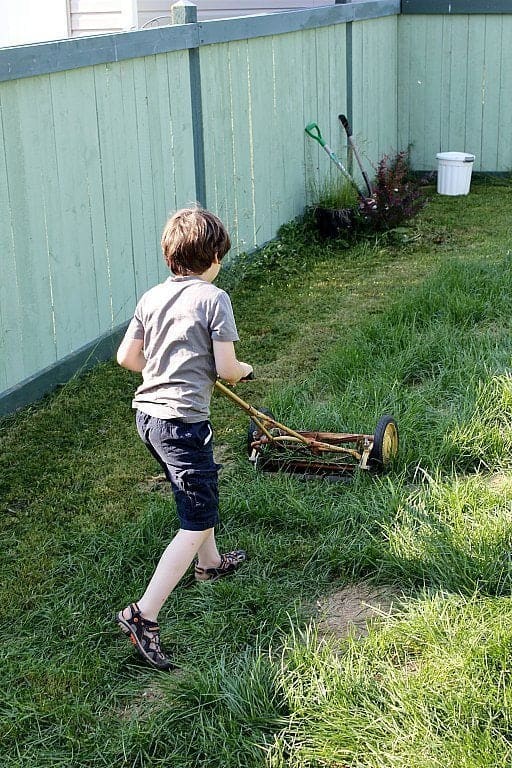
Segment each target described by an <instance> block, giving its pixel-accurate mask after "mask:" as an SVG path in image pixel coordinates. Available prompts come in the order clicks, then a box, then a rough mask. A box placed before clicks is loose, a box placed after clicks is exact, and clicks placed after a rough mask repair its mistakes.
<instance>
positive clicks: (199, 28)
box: [0, 0, 512, 414]
mask: <svg viewBox="0 0 512 768" xmlns="http://www.w3.org/2000/svg"><path fill="white" fill-rule="evenodd" d="M461 1H462V0H459V4H460V2H461ZM484 1H485V2H488V3H489V2H491V0H482V2H484ZM414 2H417V3H418V2H420V0H407V2H405V0H404V5H407V8H406V9H405V13H404V15H399V11H400V3H399V0H363V2H358V3H351V4H347V5H336V6H331V7H325V8H319V9H314V10H308V11H297V12H291V13H282V14H272V15H268V16H258V17H256V16H255V17H250V18H247V17H246V18H243V19H229V20H224V21H210V22H202V23H190V24H185V25H182V26H178V27H167V28H159V29H153V30H146V31H141V32H131V33H124V34H119V35H105V36H101V37H95V38H86V39H79V40H68V41H60V42H57V43H47V44H43V45H31V46H21V47H19V48H13V49H3V50H0V142H1V146H0V211H1V213H2V215H1V216H0V260H1V267H2V280H1V281H0V414H1V413H7V412H9V411H11V410H13V409H15V408H17V407H20V406H22V405H24V404H26V403H28V402H31V401H32V400H34V399H36V398H37V397H39V396H40V395H41V394H43V393H44V392H46V391H48V390H49V389H51V387H52V386H54V385H55V384H56V383H58V382H63V381H66V380H67V379H68V378H69V376H70V375H72V374H73V373H74V372H76V371H78V370H81V369H83V368H86V367H88V366H90V365H92V364H94V363H95V362H96V361H97V360H99V359H105V358H106V357H109V356H110V355H111V354H112V350H113V348H114V346H115V344H116V342H117V340H118V338H119V334H120V333H121V332H122V329H123V328H124V324H125V323H126V321H127V319H128V318H129V317H130V316H131V313H132V311H133V308H134V305H135V302H136V299H137V297H138V296H140V294H141V293H142V292H143V291H144V290H146V289H147V288H148V287H149V286H151V285H153V284H154V283H155V282H157V281H158V280H160V279H161V278H163V276H164V274H165V270H164V267H163V264H162V259H161V256H160V248H159V237H160V231H161V228H162V226H163V224H164V222H165V219H166V217H167V215H168V213H169V211H171V210H173V209H176V208H177V207H179V206H182V205H184V204H186V203H188V202H190V201H193V200H200V201H201V202H202V203H204V204H206V205H207V206H208V207H209V208H211V209H213V210H214V211H216V212H217V213H218V214H219V215H220V216H221V217H222V218H223V219H224V220H225V221H226V223H227V225H228V227H229V229H230V231H231V233H232V236H233V242H234V248H233V252H234V254H235V255H236V253H237V252H240V251H242V250H251V249H253V248H255V247H257V246H258V245H261V244H262V243H264V242H265V241H267V240H268V239H270V238H272V237H273V236H274V235H275V233H276V231H277V229H278V227H279V225H280V224H282V223H284V222H286V221H289V220H290V219H292V218H294V217H295V216H297V215H299V214H300V213H301V212H302V211H303V209H304V206H305V205H306V204H307V203H308V202H310V201H311V200H312V198H313V196H314V194H315V191H317V190H318V189H320V188H321V187H322V185H323V184H324V183H325V182H326V181H327V180H329V179H332V178H333V176H334V175H335V174H336V173H337V171H336V169H335V168H334V166H333V165H332V164H330V163H329V160H328V158H327V156H326V155H325V153H323V152H322V151H321V150H320V148H319V147H318V145H317V144H316V143H315V142H312V141H311V140H309V139H307V137H306V136H305V133H304V126H305V125H306V123H308V122H310V121H311V120H316V121H318V123H319V125H320V126H321V128H322V132H323V134H324V136H325V137H326V138H327V139H328V141H329V143H330V144H331V145H332V146H333V148H334V149H335V150H336V151H337V152H339V153H341V152H342V151H343V147H344V144H345V142H344V140H343V135H342V131H341V129H340V126H339V123H338V120H337V115H338V114H339V113H340V112H345V113H346V114H348V115H349V117H350V118H351V119H352V122H353V124H354V127H355V132H356V136H357V138H358V143H359V144H360V145H361V146H362V148H363V151H364V153H365V154H366V156H367V157H368V159H369V161H372V162H376V161H377V160H378V159H379V158H380V157H381V156H382V155H383V154H385V153H387V152H391V151H393V150H396V149H401V148H404V147H406V146H407V145H408V144H409V143H411V142H412V143H413V159H414V162H415V165H416V167H417V168H419V169H429V168H433V167H434V166H435V153H436V152H437V151H439V150H440V149H456V150H459V149H460V150H463V149H464V150H467V151H472V152H474V153H475V154H476V155H477V167H478V168H481V169H484V170H487V171H502V170H508V169H509V168H510V159H511V158H510V152H511V146H510V141H509V136H510V121H511V107H510V104H509V101H508V99H507V98H506V94H507V88H508V87H509V84H510V66H511V61H510V60H511V54H510V50H511V49H512V46H510V35H511V30H510V25H511V23H512V15H509V16H507V15H505V14H502V13H496V10H497V9H496V7H494V9H493V11H490V12H489V14H486V15H477V16H472V15H470V14H466V15H460V16H453V17H452V16H449V17H447V16H445V15H437V16H432V15H430V14H428V13H426V12H425V9H424V7H423V6H421V3H420V7H419V10H420V12H421V13H420V15H416V11H417V10H418V6H416V7H413V6H414ZM436 2H437V0H436ZM439 2H441V0H439ZM495 2H498V0H495ZM482 94H483V95H482Z"/></svg>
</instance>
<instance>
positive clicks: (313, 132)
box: [304, 123, 367, 203]
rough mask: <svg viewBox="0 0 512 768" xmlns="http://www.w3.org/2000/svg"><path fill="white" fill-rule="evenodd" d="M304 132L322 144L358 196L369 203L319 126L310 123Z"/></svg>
mask: <svg viewBox="0 0 512 768" xmlns="http://www.w3.org/2000/svg"><path fill="white" fill-rule="evenodd" d="M304 130H305V131H306V133H307V135H308V136H310V137H311V138H312V139H314V140H315V141H318V143H319V144H320V146H321V147H322V149H323V150H324V151H325V152H327V154H328V155H329V157H330V158H331V160H332V162H333V163H334V165H335V166H336V167H337V168H338V169H339V170H340V171H341V172H342V174H343V175H344V176H345V178H346V179H347V180H348V181H349V182H350V183H351V184H352V186H353V187H354V189H355V190H356V192H357V194H358V195H359V197H360V198H361V200H362V202H363V203H366V202H367V198H366V197H365V196H364V194H363V193H362V192H361V190H360V189H359V187H358V186H357V184H356V182H355V181H354V179H353V178H352V176H351V175H350V173H349V172H348V171H347V169H346V168H345V166H344V165H343V163H342V162H341V160H340V159H339V157H337V155H336V154H335V153H334V152H333V150H332V149H331V148H330V146H329V145H328V144H327V142H326V141H325V139H324V137H323V136H322V134H321V132H320V128H319V127H318V125H317V124H316V123H308V125H306V128H305V129H304Z"/></svg>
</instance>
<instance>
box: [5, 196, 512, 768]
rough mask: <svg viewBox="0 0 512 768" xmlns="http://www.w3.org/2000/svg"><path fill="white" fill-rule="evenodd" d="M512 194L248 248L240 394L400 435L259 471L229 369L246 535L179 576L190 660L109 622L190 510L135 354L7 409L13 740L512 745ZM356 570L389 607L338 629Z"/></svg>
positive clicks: (231, 762)
mask: <svg viewBox="0 0 512 768" xmlns="http://www.w3.org/2000/svg"><path fill="white" fill-rule="evenodd" d="M497 211H499V212H500V216H497V214H496V212H497ZM511 215H512V186H511V185H510V183H509V182H508V181H501V182H492V183H491V182H486V181H484V182H481V183H474V184H473V186H472V191H471V194H470V195H469V196H468V197H467V198H453V199H447V198H436V197H434V198H433V199H432V201H431V202H430V204H429V206H428V207H427V208H426V209H425V210H424V211H423V213H422V214H421V217H420V218H419V220H418V221H417V222H416V223H415V224H414V228H411V237H410V238H405V239H404V244H402V245H396V244H395V245H393V244H391V243H390V242H389V241H386V240H382V239H381V240H379V239H377V240H366V241H364V242H360V243H358V244H356V245H354V246H352V247H351V248H346V247H344V245H343V244H342V243H341V242H339V243H337V242H336V241H334V242H330V243H322V242H321V241H320V240H319V239H318V238H317V236H316V234H315V232H314V231H313V230H311V228H310V225H309V223H308V222H307V221H305V222H303V223H300V222H297V223H293V224H290V225H287V227H285V228H284V229H283V231H282V233H281V237H280V238H279V239H278V240H277V241H276V242H275V243H272V244H270V245H269V246H268V248H267V249H266V250H264V251H263V252H262V253H260V254H258V255H257V256H255V257H251V258H247V259H245V260H242V261H241V264H240V271H239V272H238V273H236V271H232V272H230V273H229V274H228V275H226V277H225V278H224V280H225V284H226V285H229V286H230V289H231V293H232V299H233V304H234V306H235V312H236V315H237V321H238V326H239V330H240V335H241V338H242V342H241V345H240V348H239V355H240V358H241V359H247V360H249V361H251V362H254V364H255V369H256V375H257V377H256V380H255V381H254V382H251V383H249V384H247V385H243V386H240V387H237V393H238V394H240V395H241V396H243V397H246V398H247V399H248V400H250V401H251V402H253V403H254V404H255V405H265V406H267V407H270V408H271V409H272V410H273V411H274V412H275V414H276V415H277V416H278V417H279V419H280V420H281V421H284V422H286V423H288V424H289V425H290V426H292V427H295V428H301V427H306V428H312V427H317V428H318V429H328V430H333V431H335V430H339V431H341V430H349V431H363V432H367V431H371V430H372V429H373V428H374V426H375V424H376V423H377V420H378V419H379V417H380V416H381V415H382V414H384V413H390V414H392V415H394V416H395V418H396V420H397V422H398V426H399V431H400V453H399V456H398V458H397V460H396V462H395V463H394V465H393V466H392V467H391V469H390V471H389V472H388V473H386V474H384V475H381V476H379V475H371V476H368V475H365V474H356V475H355V476H353V477H352V478H350V480H349V481H348V482H343V483H330V482H326V481H322V480H317V481H308V482H304V481H302V480H300V479H297V478H294V477H291V476H288V475H286V474H280V475H270V476H269V475H265V474H263V473H257V472H254V471H253V469H252V467H251V466H250V465H249V463H248V461H247V458H246V455H245V442H246V430H247V421H246V418H245V415H244V414H242V412H241V411H238V410H236V409H235V408H234V406H232V404H231V403H229V402H228V401H227V400H223V399H222V398H220V397H217V396H216V397H215V398H214V402H213V412H212V419H213V423H214V426H215V429H216V439H217V445H216V450H217V456H218V459H219V461H221V462H222V463H223V464H224V470H223V472H222V475H221V500H222V505H221V517H222V523H221V526H220V528H219V532H218V538H219V543H220V545H221V547H222V548H223V549H232V548H234V547H243V548H245V549H247V550H248V552H249V555H250V560H249V562H248V563H247V565H246V566H244V568H243V569H241V571H240V572H239V573H238V574H237V575H236V577H234V578H232V579H226V580H225V581H220V582H218V583H216V584H204V585H193V584H192V585H191V584H190V581H189V582H187V581H185V583H184V584H183V585H181V586H180V587H179V588H178V589H177V590H176V591H175V592H174V593H173V594H172V595H171V598H170V599H169V601H168V603H167V604H166V606H165V607H164V609H163V611H162V614H161V617H160V618H161V626H162V636H163V642H164V645H165V646H167V647H168V648H169V650H170V651H171V652H172V654H173V656H174V657H175V659H176V661H177V663H178V669H177V670H176V671H175V672H174V673H171V674H166V675H164V674H161V673H157V672H155V671H153V670H151V669H149V668H147V667H145V666H144V665H143V664H141V663H139V662H138V660H137V658H136V656H135V655H134V653H133V652H132V650H131V648H130V646H129V644H128V643H127V642H126V640H125V639H124V638H123V637H121V635H120V633H119V632H118V630H117V629H116V627H115V626H114V624H113V622H112V616H113V614H114V611H115V610H118V609H119V608H120V607H122V606H123V605H125V604H126V603H127V602H129V601H131V600H133V599H136V597H137V596H138V595H140V593H141V591H142V590H143V588H144V586H145V584H146V582H147V580H148V578H149V576H150V575H151V572H152V570H153V568H154V565H155V563H156V561H157V560H158V557H159V555H160V553H161V551H162V550H163V548H164V547H165V545H166V543H167V542H168V540H169V539H170V537H171V536H172V535H173V533H174V531H175V527H176V520H175V512H174V506H173V502H172V500H171V498H170V496H169V494H168V493H166V492H165V489H164V488H163V487H162V485H161V484H159V483H158V482H155V481H154V479H153V478H154V475H156V474H157V473H158V468H157V467H156V466H155V464H154V463H153V461H152V459H151V457H150V456H149V455H148V454H147V453H146V452H145V449H144V446H142V444H140V442H139V440H138V438H137V435H136V432H135V428H134V425H133V417H132V413H131V409H130V400H131V394H132V392H133V389H134V387H135V386H136V384H137V381H138V377H137V376H135V375H132V374H130V373H128V372H126V371H122V370H121V369H119V368H117V367H116V366H115V365H114V364H110V363H108V364H105V365H102V366H99V367H98V368H97V369H96V370H95V371H93V372H91V373H89V374H87V375H86V376H84V377H78V378H76V379H75V380H73V381H72V382H70V383H68V384H67V385H65V386H64V387H62V388H61V389H60V390H58V391H57V392H55V393H54V394H53V395H52V396H49V397H47V398H45V399H44V400H43V401H42V402H41V403H38V404H35V405H34V406H32V407H30V408H27V409H25V410H24V411H22V412H20V413H18V414H16V415H14V416H13V417H10V418H8V419H5V420H4V421H3V422H2V423H1V425H0V426H1V433H2V434H1V445H2V449H1V453H0V470H1V471H0V497H1V504H2V509H1V511H2V514H1V516H0V558H1V560H0V567H1V569H2V579H1V583H0V606H1V611H2V622H1V623H0V659H1V664H2V680H3V683H4V695H3V697H2V701H1V704H0V723H1V728H0V744H1V746H2V762H3V765H5V766H7V768H14V766H16V768H18V767H20V768H25V767H27V768H43V767H46V766H48V767H50V766H51V767H52V768H53V766H59V767H60V766H62V767H64V766H66V767H67V766H75V765H76V766H84V767H85V768H99V767H100V766H133V767H135V766H137V767H139V766H166V768H167V767H168V766H172V767H173V768H195V767H196V766H197V767H199V766H206V767H207V768H285V767H289V768H319V767H320V766H322V767H327V768H348V767H349V766H350V768H406V767H407V768H505V767H507V768H508V766H509V765H510V764H511V763H512V737H511V733H512V731H511V722H510V712H511V703H512V702H511V688H510V658H511V650H512V608H511V603H510V591H511V579H512V505H511V495H512V466H511V458H510V457H511V453H512V452H511V448H512V445H511V442H512V379H511V366H510V361H511V352H512V342H511V340H510V330H511V329H510V325H511V320H510V318H511V317H512V298H511V297H512V262H511V259H510V228H509V225H508V223H507V222H508V221H510V220H511V219H510V216H511ZM360 583H364V584H366V585H370V586H371V587H372V588H375V589H377V590H378V589H385V590H387V591H388V592H389V593H390V594H392V595H393V610H392V611H391V613H390V614H389V615H388V614H387V612H382V615H381V617H380V618H377V619H375V620H373V621H372V622H371V623H370V624H369V626H368V632H367V633H365V634H363V635H359V634H358V633H357V632H356V631H355V629H353V630H352V631H348V632H347V631H346V627H345V628H343V630H341V629H340V631H338V632H334V633H333V632H326V630H325V628H322V625H321V623H320V614H319V612H318V609H317V601H318V600H322V599H323V598H325V597H326V596H329V595H331V596H336V595H337V594H338V593H340V594H341V590H345V589H347V588H350V585H359V584H360Z"/></svg>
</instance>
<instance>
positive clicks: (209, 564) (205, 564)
mask: <svg viewBox="0 0 512 768" xmlns="http://www.w3.org/2000/svg"><path fill="white" fill-rule="evenodd" d="M221 562H222V560H221V557H220V555H219V556H218V558H217V559H216V560H215V561H214V560H204V561H202V560H198V561H197V563H196V565H197V567H198V568H204V569H206V568H219V567H220V564H221Z"/></svg>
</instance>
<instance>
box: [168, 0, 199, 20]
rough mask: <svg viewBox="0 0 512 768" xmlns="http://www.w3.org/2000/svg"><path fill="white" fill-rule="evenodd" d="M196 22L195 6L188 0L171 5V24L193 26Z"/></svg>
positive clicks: (181, 0) (180, 0)
mask: <svg viewBox="0 0 512 768" xmlns="http://www.w3.org/2000/svg"><path fill="white" fill-rule="evenodd" d="M196 21H197V5H194V3H191V2H190V0H178V2H177V3H174V4H173V5H171V24H195V22H196Z"/></svg>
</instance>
